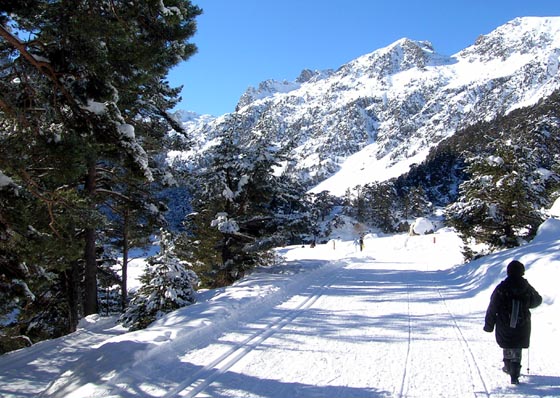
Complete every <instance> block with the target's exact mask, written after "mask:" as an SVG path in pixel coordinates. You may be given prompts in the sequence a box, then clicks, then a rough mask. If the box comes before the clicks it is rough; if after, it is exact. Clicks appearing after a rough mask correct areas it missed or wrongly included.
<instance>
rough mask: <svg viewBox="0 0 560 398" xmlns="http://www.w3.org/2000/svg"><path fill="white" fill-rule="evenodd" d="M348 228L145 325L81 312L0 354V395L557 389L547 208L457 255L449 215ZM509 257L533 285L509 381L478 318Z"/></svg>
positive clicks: (289, 250) (554, 228) (421, 393)
mask: <svg viewBox="0 0 560 398" xmlns="http://www.w3.org/2000/svg"><path fill="white" fill-rule="evenodd" d="M355 234H356V231H351V230H348V231H347V232H346V233H344V232H341V233H340V235H339V237H338V238H337V239H333V240H332V241H330V242H328V243H327V244H324V245H317V246H316V247H314V248H310V247H308V246H305V247H302V246H293V247H286V248H282V249H279V250H278V254H279V255H281V256H283V260H282V261H281V262H279V263H278V264H276V265H274V266H271V267H267V268H260V269H257V270H255V272H253V273H252V274H250V275H248V276H247V277H245V278H244V279H242V280H240V281H238V282H237V283H235V284H234V285H232V286H230V287H227V288H222V289H216V290H207V291H204V292H200V293H199V294H198V302H197V303H196V304H194V305H191V306H189V307H185V308H182V309H180V310H178V311H175V312H172V313H170V314H168V315H167V316H165V317H163V318H161V319H160V320H158V321H156V322H155V323H154V324H152V325H151V326H150V327H149V328H147V329H145V330H142V331H136V332H126V331H125V330H124V329H123V328H122V327H120V326H115V324H114V318H103V317H99V316H90V317H88V318H86V319H85V320H83V321H82V322H81V324H80V327H79V329H78V331H77V332H75V333H73V334H71V335H69V336H66V337H62V338H59V339H55V340H51V341H44V342H41V343H38V344H35V345H34V346H32V347H29V348H25V349H22V350H19V351H15V352H12V353H9V354H5V355H3V356H0V395H1V396H2V397H5V398H15V397H30V396H38V397H67V398H71V397H79V398H89V397H92V398H93V397H195V396H196V397H224V398H225V397H236V398H239V397H277V398H281V397H282V398H284V397H446V398H450V397H508V398H510V397H553V396H559V395H560V387H559V385H560V383H559V380H560V363H559V362H558V358H559V357H560V352H559V351H560V349H559V348H558V344H557V341H558V339H559V337H560V335H559V326H558V319H559V316H560V313H559V309H560V305H558V304H557V298H558V287H557V281H558V276H559V275H560V266H559V264H560V262H559V260H560V251H559V248H560V220H556V219H554V218H551V219H549V220H547V221H546V222H545V223H544V224H543V225H542V226H541V228H540V229H539V233H538V236H537V238H535V239H534V240H533V241H532V242H530V243H528V244H526V245H525V246H522V247H518V248H515V249H511V250H505V251H502V252H499V253H496V254H493V255H490V256H487V257H483V258H480V259H478V260H476V261H473V262H470V263H466V264H463V263H462V255H461V249H462V245H461V241H460V239H459V238H458V237H457V235H456V234H455V233H454V232H453V231H452V230H450V229H446V228H443V229H439V230H438V231H436V233H435V234H431V235H420V236H408V235H406V234H400V235H392V236H376V235H374V234H367V235H365V237H364V249H363V251H359V249H358V248H357V247H356V246H355V245H354V243H353V242H354V240H355V239H356V237H357V235H356V236H354V235H355ZM514 258H515V259H518V260H520V261H522V262H523V263H525V265H526V268H527V272H526V277H527V279H528V280H529V281H530V283H531V284H532V285H533V286H534V287H535V288H536V289H537V290H538V291H539V292H540V293H541V295H542V296H543V298H544V303H543V305H541V306H540V307H539V308H537V309H535V310H533V335H532V343H531V349H530V356H529V353H528V352H527V350H525V351H524V358H523V372H522V377H521V384H520V385H518V386H512V385H510V384H509V380H508V377H507V376H506V375H504V374H503V373H502V371H501V350H500V349H499V348H498V346H497V345H496V343H495V341H494V336H493V335H492V334H488V333H485V332H483V331H482V326H483V319H484V313H485V310H486V306H487V304H488V300H489V298H490V294H491V292H492V290H493V288H494V287H495V285H496V284H497V283H498V282H499V281H500V280H501V279H503V278H504V277H505V272H504V270H505V266H506V265H507V263H509V261H511V260H512V259H514ZM529 361H530V363H529ZM529 367H530V370H528V368H529Z"/></svg>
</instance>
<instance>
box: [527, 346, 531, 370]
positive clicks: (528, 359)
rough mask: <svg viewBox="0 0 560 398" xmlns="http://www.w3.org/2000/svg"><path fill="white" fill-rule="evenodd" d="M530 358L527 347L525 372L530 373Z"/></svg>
mask: <svg viewBox="0 0 560 398" xmlns="http://www.w3.org/2000/svg"><path fill="white" fill-rule="evenodd" d="M530 360H531V354H530V351H529V348H527V374H529V373H530V369H529V363H530Z"/></svg>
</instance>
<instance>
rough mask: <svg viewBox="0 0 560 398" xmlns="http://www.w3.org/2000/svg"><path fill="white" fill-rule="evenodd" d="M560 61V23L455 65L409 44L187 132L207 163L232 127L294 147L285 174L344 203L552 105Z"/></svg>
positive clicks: (506, 36)
mask: <svg viewBox="0 0 560 398" xmlns="http://www.w3.org/2000/svg"><path fill="white" fill-rule="evenodd" d="M559 62H560V17H526V18H517V19H514V20H512V21H510V22H508V23H507V24H505V25H503V26H500V27H498V28H497V29H496V30H494V31H493V32H491V33H489V34H487V35H482V36H480V37H479V38H478V39H477V40H476V42H475V43H474V44H473V45H472V46H470V47H468V48H466V49H464V50H462V51H460V52H458V53H457V54H455V55H452V56H445V55H441V54H438V53H437V52H436V51H435V49H434V48H433V46H432V45H431V44H430V43H429V42H427V41H414V40H410V39H406V38H404V39H401V40H398V41H396V42H395V43H393V44H390V45H389V46H387V47H385V48H381V49H378V50H376V51H374V52H372V53H370V54H366V55H363V56H361V57H359V58H357V59H355V60H353V61H351V62H349V63H347V64H345V65H343V66H341V67H340V68H339V69H338V70H336V71H332V70H328V71H311V70H304V71H303V72H302V73H301V75H300V76H299V77H298V78H297V79H296V81H295V82H277V81H273V80H267V81H265V82H263V83H261V84H260V85H259V87H258V88H249V89H248V90H247V92H246V93H244V94H243V95H242V96H241V99H240V101H239V103H238V106H237V109H236V111H235V112H234V113H233V114H228V115H224V116H222V117H219V118H216V119H210V120H206V121H204V122H203V123H199V124H195V123H192V122H190V123H189V124H188V125H186V128H187V130H188V131H189V133H190V134H191V135H192V136H193V137H195V140H196V142H197V144H196V146H195V148H193V152H192V153H198V154H199V155H200V153H201V152H202V151H203V150H204V148H205V147H206V146H207V143H208V142H209V141H211V140H212V139H213V138H215V137H216V136H217V135H219V134H220V133H221V132H222V131H225V130H227V129H231V128H238V129H239V128H241V129H243V130H244V132H245V134H247V135H252V134H256V133H258V134H259V135H264V136H266V138H267V139H268V140H269V141H270V142H271V143H275V144H285V143H288V142H290V143H291V144H292V145H293V146H294V148H293V149H292V156H291V161H290V162H288V163H287V164H286V165H285V171H286V172H289V173H297V175H298V177H299V178H301V179H302V180H303V181H304V182H305V183H306V184H307V186H308V187H310V188H311V187H314V188H313V190H314V191H322V190H324V189H326V190H329V191H331V193H333V194H337V195H341V194H343V193H344V192H345V190H346V189H347V188H349V187H352V186H354V185H356V184H366V183H368V182H373V181H383V180H386V179H389V178H392V177H396V176H399V175H401V174H402V173H403V172H405V171H407V170H408V167H409V166H410V165H411V164H413V163H419V162H421V161H422V160H424V159H425V157H426V155H427V153H428V151H429V149H430V148H431V147H433V146H435V145H437V144H438V143H439V142H440V141H441V140H443V139H444V138H446V137H449V136H450V135H452V134H454V133H455V132H456V131H458V130H460V129H462V128H465V127H467V126H469V125H472V124H474V123H476V122H479V121H483V120H491V119H493V118H495V117H496V116H498V115H504V114H507V113H508V112H510V111H512V110H514V109H516V108H520V107H524V106H528V105H532V104H534V103H536V102H537V101H538V100H539V99H541V98H544V97H547V96H548V95H550V94H551V93H552V92H553V91H554V90H556V89H558V88H560V75H559ZM232 121H234V123H235V125H232V123H233V122H232ZM183 159H188V156H186V157H185V156H183Z"/></svg>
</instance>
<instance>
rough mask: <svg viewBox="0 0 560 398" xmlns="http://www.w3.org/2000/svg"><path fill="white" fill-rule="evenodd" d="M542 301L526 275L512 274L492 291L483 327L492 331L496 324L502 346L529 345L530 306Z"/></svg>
mask: <svg viewBox="0 0 560 398" xmlns="http://www.w3.org/2000/svg"><path fill="white" fill-rule="evenodd" d="M541 303H542V297H541V296H540V295H539V293H537V291H536V290H535V289H534V288H533V287H532V286H531V285H530V284H529V282H527V280H526V279H525V278H523V277H522V276H520V275H510V276H508V277H507V278H506V279H505V280H503V281H502V282H500V284H499V285H498V286H496V289H494V292H493V293H492V297H491V298H490V305H489V306H488V310H487V311H486V318H485V322H484V330H485V331H487V332H492V331H493V330H494V326H495V327H496V342H497V343H498V345H499V346H500V347H501V348H529V340H530V337H531V312H530V311H529V309H530V308H535V307H538V306H539V305H540V304H541ZM516 315H517V316H516ZM512 318H513V319H512Z"/></svg>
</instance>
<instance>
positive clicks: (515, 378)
mask: <svg viewBox="0 0 560 398" xmlns="http://www.w3.org/2000/svg"><path fill="white" fill-rule="evenodd" d="M520 373H521V364H520V363H517V362H511V363H510V372H509V374H510V376H511V384H519V375H520Z"/></svg>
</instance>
